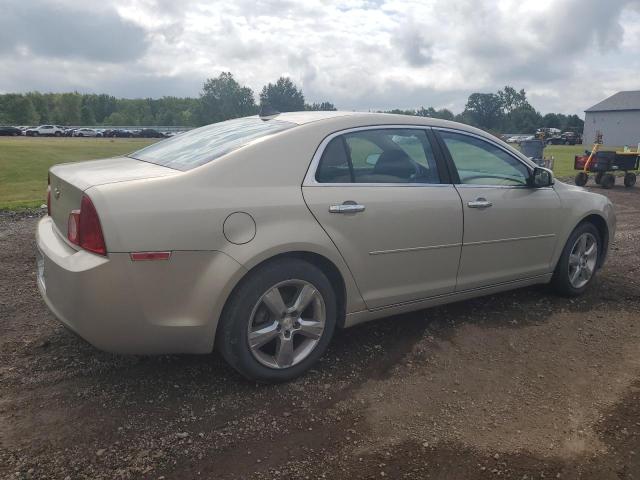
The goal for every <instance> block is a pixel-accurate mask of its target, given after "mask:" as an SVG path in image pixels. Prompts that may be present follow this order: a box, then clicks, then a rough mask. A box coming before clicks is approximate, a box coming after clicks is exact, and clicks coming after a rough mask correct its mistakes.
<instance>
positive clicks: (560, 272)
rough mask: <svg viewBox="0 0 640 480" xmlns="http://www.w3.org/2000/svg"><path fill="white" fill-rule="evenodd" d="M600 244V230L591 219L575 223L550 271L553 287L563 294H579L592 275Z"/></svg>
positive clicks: (596, 262) (595, 267)
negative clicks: (575, 225) (553, 269)
mask: <svg viewBox="0 0 640 480" xmlns="http://www.w3.org/2000/svg"><path fill="white" fill-rule="evenodd" d="M601 245H602V240H601V239H600V233H599V232H598V229H597V228H596V227H595V226H594V225H593V224H592V223H589V222H587V223H582V224H580V225H578V226H577V227H576V229H575V230H574V231H573V232H572V233H571V235H570V236H569V239H568V240H567V243H566V245H565V246H564V249H563V250H562V255H560V260H558V264H557V265H556V269H555V271H554V272H553V277H552V279H551V285H552V287H553V289H554V290H555V291H556V292H557V293H559V294H561V295H564V296H567V297H575V296H578V295H581V294H582V293H583V292H584V291H585V290H586V289H587V288H588V287H589V285H590V284H591V282H592V281H593V278H594V277H595V274H596V270H597V268H598V260H599V258H600V251H601V248H602V247H601Z"/></svg>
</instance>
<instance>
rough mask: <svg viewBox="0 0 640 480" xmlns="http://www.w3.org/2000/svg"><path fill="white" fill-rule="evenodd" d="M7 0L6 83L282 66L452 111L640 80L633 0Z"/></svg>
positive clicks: (109, 80)
mask: <svg viewBox="0 0 640 480" xmlns="http://www.w3.org/2000/svg"><path fill="white" fill-rule="evenodd" d="M6 2H9V3H14V4H15V5H8V6H7V7H5V8H4V9H3V10H4V11H12V12H14V11H18V12H20V15H19V16H16V15H13V17H10V18H12V20H9V22H10V24H9V26H10V27H11V28H8V27H7V20H6V18H7V17H3V18H5V20H4V24H3V20H0V31H4V32H5V34H4V35H3V34H1V33H0V37H2V38H0V40H2V41H3V42H2V45H4V46H3V48H2V50H0V61H2V63H3V67H4V70H5V71H8V72H9V74H7V75H3V76H0V91H24V90H30V89H39V90H44V91H50V90H56V91H63V90H74V89H77V90H79V91H93V92H108V93H111V94H114V95H119V96H128V97H133V96H162V95H197V94H198V92H199V90H200V86H201V85H202V83H203V81H204V80H205V78H207V77H211V76H215V75H217V74H218V73H220V72H221V71H227V70H228V71H231V72H233V73H234V75H235V76H236V77H237V78H238V80H239V81H241V82H243V83H246V84H247V85H249V86H250V87H252V88H253V89H254V91H255V92H256V94H257V93H258V92H259V90H260V89H261V87H262V86H263V85H264V84H265V83H267V82H269V81H274V80H275V79H277V77H279V76H280V75H282V74H288V75H290V76H291V77H292V78H293V79H294V81H296V82H297V83H298V84H299V85H300V86H301V87H302V88H303V90H304V93H305V96H306V97H307V99H308V100H309V101H321V100H329V101H332V102H334V103H335V104H336V105H338V106H339V107H341V108H345V109H362V110H367V109H379V108H393V107H399V108H409V107H419V106H422V105H423V106H435V107H448V108H452V109H454V110H455V111H460V110H461V109H462V108H463V107H464V103H465V101H466V98H467V96H468V95H469V94H470V93H472V92H474V91H484V92H487V91H496V90H497V89H499V88H501V87H503V86H504V85H512V86H514V87H516V88H518V89H520V88H525V89H526V90H527V92H529V94H530V98H531V100H532V103H534V106H536V107H537V108H538V109H540V110H542V111H543V112H548V111H561V112H566V113H581V111H582V110H584V109H585V108H587V107H589V106H590V105H592V104H594V103H596V102H598V101H600V100H602V99H603V98H604V97H605V96H607V95H609V94H611V93H614V92H615V91H617V90H621V89H637V88H640V87H638V83H637V81H636V80H635V78H634V77H635V76H636V75H632V74H631V73H630V72H634V71H635V72H637V71H638V70H639V69H640V55H639V54H640V0H608V1H607V2H603V1H601V0H556V1H551V0H455V1H454V0H430V1H427V0H424V1H417V0H416V1H414V0H369V1H367V0H345V1H329V0H326V1H323V0H305V1H294V0H271V1H269V0H253V1H251V0H237V1H233V2H211V1H207V0H184V1H181V2H176V1H175V0H111V1H100V0H89V1H85V2H83V3H82V8H79V7H77V5H78V4H77V2H72V1H71V0H64V1H60V0H58V1H53V0H51V1H46V0H38V1H37V2H29V3H27V2H22V1H20V0H5V3H6ZM14 6H15V7H16V8H15V9H14V8H13V7H14ZM43 9H47V11H48V12H50V13H49V14H48V15H47V16H46V17H47V21H48V23H49V27H48V28H41V27H42V23H43V22H44V19H43V18H44V17H43V15H42V10H43ZM87 12H90V13H87ZM83 18H84V19H85V20H84V24H83V23H82V22H83ZM78 24H80V25H85V26H86V25H89V26H90V27H91V29H93V31H94V33H95V34H94V35H90V33H89V32H87V29H88V27H87V28H80V27H78V26H77V25H78ZM74 25H75V27H74ZM3 26H4V27H5V28H2V27H3ZM63 27H64V28H65V29H66V30H68V31H69V32H68V35H67V37H68V38H67V37H63V38H58V42H59V43H61V44H62V45H63V48H61V51H60V52H53V53H52V51H51V48H50V45H55V44H56V43H55V42H56V39H55V38H50V37H52V36H55V35H58V36H59V35H60V33H59V32H60V29H61V28H63ZM96 30H97V31H96ZM25 31H26V33H20V34H18V33H15V32H25ZM7 32H8V33H7ZM11 32H14V33H11ZM83 36H86V38H83ZM47 45H49V47H47V48H48V49H47V48H45V46H47Z"/></svg>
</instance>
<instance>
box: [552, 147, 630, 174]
mask: <svg viewBox="0 0 640 480" xmlns="http://www.w3.org/2000/svg"><path fill="white" fill-rule="evenodd" d="M591 147H592V145H549V146H548V147H546V148H545V149H544V156H545V157H547V158H548V157H551V156H553V157H554V162H553V174H554V175H555V176H556V177H557V178H568V177H575V175H576V173H578V172H577V171H576V170H574V169H573V160H574V157H575V156H576V155H584V152H585V150H589V151H591ZM600 150H616V151H621V150H622V148H621V147H607V146H603V147H600Z"/></svg>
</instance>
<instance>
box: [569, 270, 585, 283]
mask: <svg viewBox="0 0 640 480" xmlns="http://www.w3.org/2000/svg"><path fill="white" fill-rule="evenodd" d="M581 273H582V268H581V267H576V269H575V270H574V271H573V273H571V274H569V281H570V282H571V284H572V285H573V286H575V284H576V281H577V280H578V278H580V274H581Z"/></svg>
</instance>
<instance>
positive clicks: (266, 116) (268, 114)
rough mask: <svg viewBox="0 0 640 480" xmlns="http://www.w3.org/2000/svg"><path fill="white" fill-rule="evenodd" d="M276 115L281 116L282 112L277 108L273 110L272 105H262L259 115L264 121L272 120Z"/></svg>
mask: <svg viewBox="0 0 640 480" xmlns="http://www.w3.org/2000/svg"><path fill="white" fill-rule="evenodd" d="M276 115H280V112H279V111H278V110H276V109H275V108H273V107H272V106H271V105H269V104H265V105H260V113H259V114H258V116H259V117H260V119H261V120H264V121H267V120H271V119H272V118H273V117H275V116H276Z"/></svg>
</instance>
